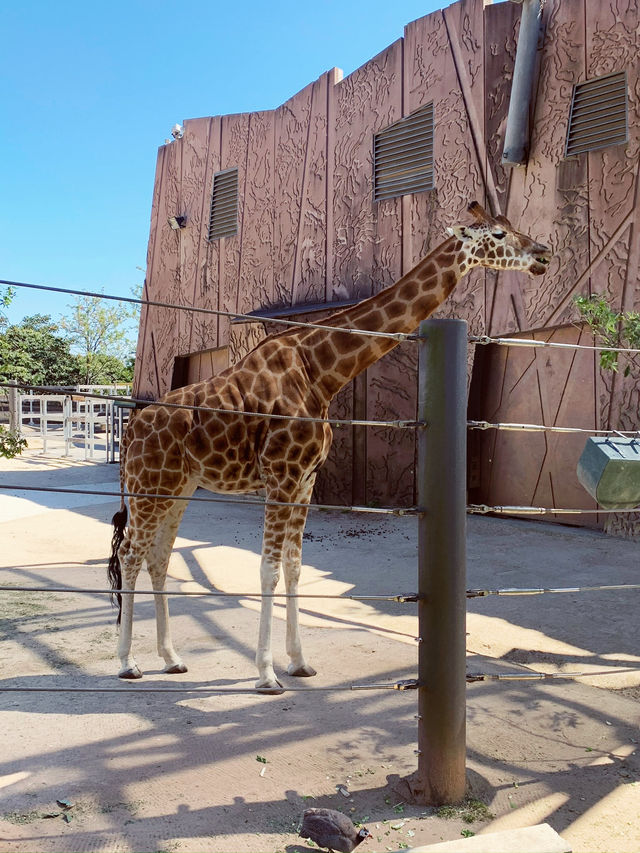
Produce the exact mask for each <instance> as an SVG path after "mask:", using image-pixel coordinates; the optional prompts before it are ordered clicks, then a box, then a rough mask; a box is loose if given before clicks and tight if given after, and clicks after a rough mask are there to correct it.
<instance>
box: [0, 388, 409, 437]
mask: <svg viewBox="0 0 640 853" xmlns="http://www.w3.org/2000/svg"><path fill="white" fill-rule="evenodd" d="M0 388H23V389H26V390H29V391H40V392H42V393H44V394H56V395H65V396H67V397H85V398H87V399H90V400H101V401H106V400H109V401H114V402H119V403H135V405H136V408H146V407H147V406H161V407H162V408H166V409H186V410H187V411H191V412H214V413H217V414H223V415H243V416H245V417H252V418H266V419H268V420H271V419H273V420H284V421H303V422H307V423H317V424H329V425H330V426H372V427H394V428H396V429H418V428H420V427H424V426H426V424H423V423H422V422H420V421H412V420H391V421H367V420H355V419H354V420H341V419H338V418H311V417H304V416H302V415H277V414H274V413H272V412H247V411H245V410H244V409H214V408H212V407H211V406H190V405H188V404H186V403H168V402H165V401H164V400H147V399H145V398H144V397H126V396H119V395H115V394H94V393H90V392H88V391H74V390H73V389H71V388H69V387H66V386H55V385H27V384H24V383H22V382H18V383H17V384H16V383H12V382H0ZM28 414H29V416H30V417H35V418H37V417H38V415H39V413H38V412H29V413H28ZM70 419H71V420H73V415H72V416H71V417H70Z"/></svg>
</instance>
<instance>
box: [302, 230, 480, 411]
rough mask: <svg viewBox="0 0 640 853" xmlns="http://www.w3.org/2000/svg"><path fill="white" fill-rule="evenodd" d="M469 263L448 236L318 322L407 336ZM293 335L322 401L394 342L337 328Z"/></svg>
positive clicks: (456, 281)
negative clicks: (381, 285)
mask: <svg viewBox="0 0 640 853" xmlns="http://www.w3.org/2000/svg"><path fill="white" fill-rule="evenodd" d="M471 266H472V264H471V263H470V262H469V260H468V258H467V256H466V253H465V252H464V250H463V248H462V242H461V240H459V239H458V238H457V237H450V238H449V239H448V240H445V242H444V243H442V244H441V245H440V246H438V247H437V248H435V249H433V251H431V252H430V253H429V254H428V255H427V256H426V257H424V258H423V259H422V260H421V261H420V262H419V263H418V264H416V266H415V267H414V268H413V269H412V270H410V271H409V272H408V273H405V275H403V276H402V278H400V279H399V280H398V281H397V282H396V283H395V284H392V285H391V286H390V287H387V288H386V289H385V290H382V291H380V293H377V294H376V295H375V296H372V297H371V298H369V299H366V300H364V301H363V302H360V303H358V305H354V306H353V307H352V308H347V309H345V310H343V311H339V312H338V313H337V314H333V315H332V316H330V317H329V318H327V319H326V320H323V321H322V322H323V324H324V325H330V326H333V325H335V326H338V327H341V328H349V329H366V330H367V331H372V332H388V333H404V334H409V333H410V332H413V331H414V330H415V329H416V327H417V326H418V324H419V323H420V322H421V321H422V320H425V319H426V318H427V317H428V316H429V315H430V314H432V313H433V312H434V311H435V310H436V308H437V307H438V306H439V305H440V304H441V303H442V302H444V300H445V299H446V298H447V296H448V295H449V294H450V293H451V291H452V290H453V288H454V287H455V286H456V284H457V283H458V281H459V280H460V279H461V278H462V276H463V275H464V274H465V273H466V272H467V270H468V269H470V267H471ZM299 334H300V337H299V339H298V345H299V346H300V347H301V348H302V349H304V350H305V351H306V355H307V362H308V370H309V378H310V380H311V383H312V384H313V385H314V386H315V388H316V390H317V392H318V393H319V394H320V396H321V397H322V398H323V399H325V401H326V402H327V403H328V402H329V401H330V400H331V399H332V398H333V397H334V396H335V394H337V393H338V391H339V390H340V389H341V388H342V387H343V386H344V385H346V384H347V382H349V381H350V380H351V379H353V378H354V376H357V375H358V374H359V373H361V372H362V371H363V370H366V368H367V367H369V366H370V365H372V364H373V363H374V362H375V361H377V360H378V359H379V358H381V357H382V356H383V355H385V354H386V353H387V352H389V351H390V350H391V349H393V348H394V347H396V346H397V345H398V343H399V342H398V341H395V340H393V339H391V338H377V337H370V336H366V335H357V334H351V333H348V332H341V331H339V330H338V329H336V331H335V332H333V331H328V330H323V329H313V330H308V331H304V332H301V333H299Z"/></svg>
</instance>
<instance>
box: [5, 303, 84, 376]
mask: <svg viewBox="0 0 640 853" xmlns="http://www.w3.org/2000/svg"><path fill="white" fill-rule="evenodd" d="M57 333H58V327H57V326H56V324H55V323H54V322H52V320H51V317H50V316H48V315H46V314H34V315H33V316H32V317H25V318H24V320H22V322H21V323H18V324H16V325H12V326H7V328H6V329H5V330H4V331H3V332H1V333H0V380H1V381H2V382H7V381H9V380H13V379H15V380H16V381H17V382H19V383H24V384H26V385H74V384H75V383H76V381H77V379H76V376H77V366H76V360H75V359H74V357H73V355H72V354H71V350H70V347H69V342H68V341H66V340H64V338H62V337H60V336H59V334H57Z"/></svg>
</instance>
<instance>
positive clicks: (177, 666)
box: [162, 661, 188, 675]
mask: <svg viewBox="0 0 640 853" xmlns="http://www.w3.org/2000/svg"><path fill="white" fill-rule="evenodd" d="M162 671H163V672H166V673H167V674H168V675H174V674H175V673H177V672H188V670H187V667H186V666H185V664H183V663H182V661H181V662H180V663H172V664H171V666H165V668H164V669H163V670H162Z"/></svg>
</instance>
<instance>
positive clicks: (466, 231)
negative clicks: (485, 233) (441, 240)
mask: <svg viewBox="0 0 640 853" xmlns="http://www.w3.org/2000/svg"><path fill="white" fill-rule="evenodd" d="M447 234H448V235H449V236H450V237H457V238H458V240H462V242H464V241H465V240H468V239H469V238H470V237H472V236H473V235H472V233H471V229H470V228H468V227H467V226H466V225H454V226H453V227H451V228H447Z"/></svg>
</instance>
